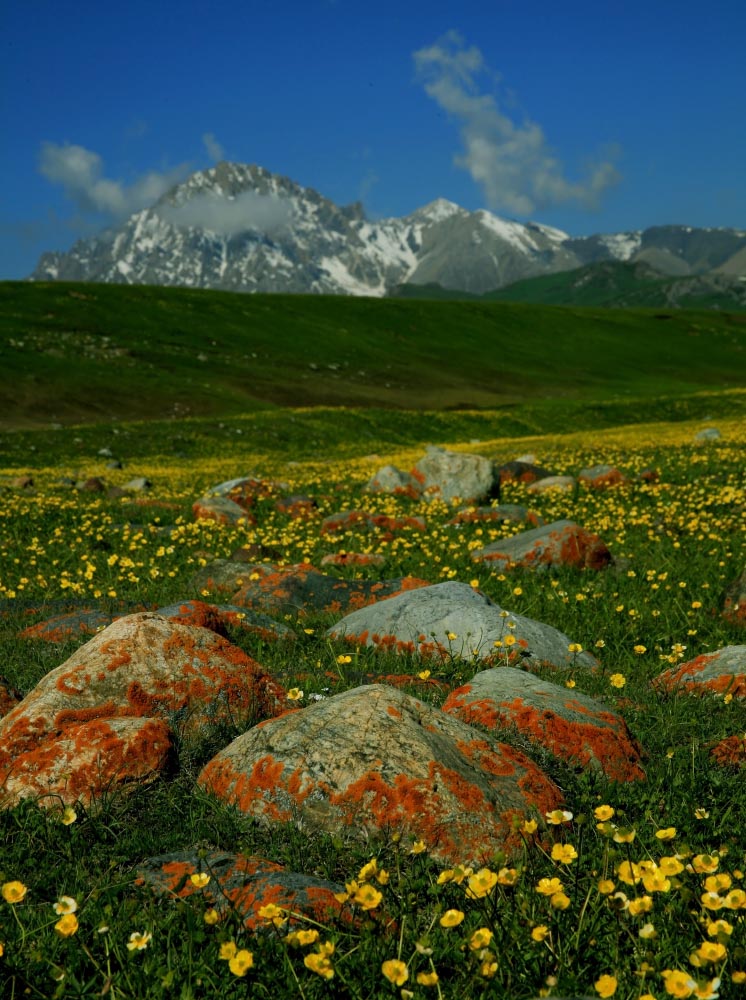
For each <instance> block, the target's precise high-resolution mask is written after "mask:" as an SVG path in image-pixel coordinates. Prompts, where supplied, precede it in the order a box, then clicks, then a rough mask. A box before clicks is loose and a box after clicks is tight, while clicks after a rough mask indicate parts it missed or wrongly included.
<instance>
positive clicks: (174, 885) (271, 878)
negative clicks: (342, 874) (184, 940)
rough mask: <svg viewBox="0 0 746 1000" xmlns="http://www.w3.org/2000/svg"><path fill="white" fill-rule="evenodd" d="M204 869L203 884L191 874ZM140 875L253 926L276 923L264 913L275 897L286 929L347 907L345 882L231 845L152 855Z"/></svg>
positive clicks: (160, 889) (162, 890)
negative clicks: (341, 897)
mask: <svg viewBox="0 0 746 1000" xmlns="http://www.w3.org/2000/svg"><path fill="white" fill-rule="evenodd" d="M203 874H204V875H208V876H209V882H207V884H206V885H204V886H199V885H195V884H194V883H193V882H192V881H191V879H190V876H191V875H203ZM137 876H138V877H137V882H138V884H140V885H143V884H145V885H149V886H151V888H152V889H153V890H154V891H155V892H157V893H158V894H159V895H163V896H166V897H167V898H169V899H174V898H175V897H178V898H179V899H185V898H187V897H189V896H199V897H200V898H201V899H202V900H203V901H204V903H205V904H206V906H209V907H212V908H213V909H215V910H216V911H217V912H218V914H220V916H221V917H224V916H227V915H228V914H230V913H236V914H238V915H239V917H240V918H241V919H242V920H243V923H244V925H245V926H246V927H247V928H249V930H258V929H260V928H262V927H271V926H273V925H272V924H271V923H270V922H268V921H267V920H265V919H264V918H262V917H261V916H260V915H259V910H260V909H261V908H262V907H264V906H267V905H268V904H270V903H274V904H275V906H279V907H282V908H283V909H285V910H287V914H288V917H287V923H286V924H284V925H283V931H288V930H292V929H293V928H294V927H295V926H303V927H305V926H307V921H308V920H310V921H313V922H315V923H320V924H323V923H325V922H326V921H327V920H328V919H329V918H330V917H334V916H338V915H339V914H340V911H341V910H342V904H341V903H339V902H338V900H336V899H335V898H334V897H335V893H343V892H344V886H343V885H339V884H338V883H336V882H329V881H327V880H326V879H321V878H314V877H313V876H310V875H302V874H300V873H299V872H294V871H288V870H287V869H286V868H283V866H282V865H278V864H276V863H275V862H273V861H268V860H267V859H266V858H260V857H256V856H246V855H244V854H229V853H228V852H226V851H203V850H200V851H197V850H186V851H178V852H177V853H174V854H163V855H161V856H160V857H156V858H148V859H147V860H146V861H143V862H141V863H140V864H139V865H138V866H137ZM304 918H305V919H304Z"/></svg>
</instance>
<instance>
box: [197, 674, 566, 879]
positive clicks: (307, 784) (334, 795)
mask: <svg viewBox="0 0 746 1000" xmlns="http://www.w3.org/2000/svg"><path fill="white" fill-rule="evenodd" d="M198 780H199V783H200V784H201V785H202V786H203V787H204V788H206V789H207V790H209V791H211V792H212V793H213V794H215V795H217V796H218V797H219V798H221V799H222V800H224V801H226V802H229V803H232V804H234V805H235V806H236V807H237V808H238V809H240V810H241V811H242V812H245V813H247V814H249V815H250V816H255V817H258V818H261V819H262V820H264V821H266V822H269V823H270V824H281V823H288V822H293V823H296V824H298V825H302V826H303V827H305V828H307V829H308V828H311V829H313V828H316V829H321V830H325V831H328V832H330V833H339V832H344V833H345V835H348V836H349V835H351V836H353V837H356V838H358V839H361V840H363V841H366V840H367V839H368V838H369V837H371V836H372V835H377V834H378V835H380V834H383V835H386V834H392V833H396V834H399V835H403V836H404V837H405V838H407V839H411V840H420V839H422V840H424V842H425V843H426V844H427V846H428V850H429V852H430V854H431V856H432V857H434V858H435V859H436V860H440V861H444V862H447V863H450V864H456V863H460V864H468V863H477V864H478V863H481V862H483V861H485V860H486V859H488V858H491V857H493V856H494V854H495V852H497V851H501V850H506V851H510V850H511V849H512V848H516V847H519V846H520V845H521V844H522V840H521V837H520V835H519V834H518V833H517V832H516V826H515V821H516V820H520V818H521V817H526V818H528V817H529V816H536V817H537V818H540V817H543V815H544V813H545V812H548V811H550V810H552V809H554V808H556V807H557V806H558V805H559V804H560V803H561V801H562V793H561V792H560V790H559V788H557V787H556V785H554V784H553V783H552V782H551V781H550V780H549V779H548V778H547V777H546V776H545V775H544V774H543V773H542V772H541V771H540V770H539V769H538V768H537V767H536V765H535V764H533V763H532V762H531V761H530V760H529V759H528V758H527V757H526V756H525V755H523V754H521V753H519V752H518V751H516V750H513V749H512V748H509V747H506V746H503V745H501V744H500V743H497V742H496V741H494V740H491V739H490V738H488V737H486V736H485V735H484V734H483V733H480V732H479V731H477V730H476V729H474V728H473V727H471V726H468V725H466V724H465V723H463V722H460V721H459V720H458V719H454V718H453V717H451V716H448V715H446V714H445V713H444V712H441V711H440V710H439V709H436V708H432V707H431V706H429V705H427V704H425V703H424V702H422V701H419V700H417V699H416V698H412V697H410V696H409V695H406V694H404V693H403V692H401V691H398V690H396V689H395V688H390V687H387V686H385V685H382V684H373V685H364V686H362V687H358V688H353V689H352V690H349V691H345V692H344V693H343V694H339V695H336V696H335V697H333V698H329V699H327V700H326V701H322V702H317V703H316V704H314V705H312V706H310V707H309V708H305V709H302V710H300V711H297V712H292V713H288V714H287V715H286V716H284V717H283V718H279V719H273V720H270V721H268V722H266V723H263V724H262V725H260V726H255V727H254V728H253V729H251V730H249V731H248V732H245V733H243V734H242V735H241V736H239V737H238V738H237V739H235V740H234V741H233V742H232V743H231V744H229V746H227V747H225V749H223V750H222V751H220V753H218V754H217V756H216V757H214V758H213V759H212V760H211V761H210V762H209V763H208V764H207V765H206V766H205V768H204V769H203V770H202V773H201V774H200V776H199V779H198Z"/></svg>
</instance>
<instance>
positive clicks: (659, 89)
mask: <svg viewBox="0 0 746 1000" xmlns="http://www.w3.org/2000/svg"><path fill="white" fill-rule="evenodd" d="M744 39H746V4H744V3H743V2H742V0H728V2H725V0H713V2H711V3H709V4H703V3H701V2H696V3H695V2H692V0H679V2H675V3H674V2H669V0H647V2H644V3H643V2H638V0H628V2H621V0H620V2H617V0H600V2H599V0H596V2H593V3H591V2H586V0H579V2H574V0H564V2H563V3H557V2H556V0H552V2H545V0H537V2H532V0H461V2H458V3H455V2H440V0H426V2H422V0H398V2H390V0H378V2H376V3H370V2H369V0H365V2H352V0H292V2H290V0H273V2H270V0H263V2H254V0H243V2H233V3H227V2H223V0H214V2H205V0H202V2H200V3H195V2H192V0H181V2H180V3H178V4H176V3H164V2H159V0H151V2H149V3H144V2H141V0H129V2H127V3H126V4H111V5H109V4H101V3H100V2H96V3H92V2H88V0H77V2H75V3H70V2H66V0H58V2H55V3H51V2H47V0H40V2H34V0H23V2H17V3H9V4H6V5H5V10H4V13H3V15H2V21H1V22H0V115H1V116H2V128H3V136H4V143H3V146H4V150H3V155H2V157H1V158H0V191H1V192H2V198H1V199H0V278H3V279H5V278H20V277H25V276H26V275H27V274H28V273H29V272H30V271H31V270H32V269H33V267H34V266H35V263H36V261H37V258H38V256H39V254H40V253H41V252H42V251H43V250H52V249H57V250H63V249H67V248H69V247H70V246H71V245H72V243H73V242H74V241H75V239H77V238H79V237H80V236H85V235H89V234H92V233H94V232H96V231H97V230H98V229H101V228H103V227H104V226H106V225H110V224H111V223H113V222H116V221H117V220H120V219H122V218H123V217H125V216H126V215H127V214H128V213H129V212H130V211H132V210H134V209H136V208H140V207H142V206H143V204H145V203H147V202H148V200H150V201H152V200H154V199H155V197H157V195H158V194H159V193H160V192H161V191H162V190H164V189H165V188H166V187H167V186H169V185H170V184H171V183H173V182H174V181H175V180H178V179H179V178H181V177H184V176H186V175H187V174H188V173H190V172H191V171H193V170H199V169H204V168H206V167H209V166H211V165H212V164H213V163H214V162H215V160H216V159H218V158H223V159H228V160H234V161H239V162H245V163H257V164H260V165H261V166H263V167H266V168H267V169H269V170H271V171H274V172H276V173H280V174H284V175H286V176H288V177H291V178H292V179H293V180H296V181H298V182H299V183H301V184H303V185H306V186H309V187H313V188H316V190H318V191H319V192H320V193H321V194H323V195H325V196H326V197H329V198H331V199H332V200H334V201H336V202H337V203H339V204H346V203H349V202H352V201H355V200H358V199H360V200H362V202H363V204H364V206H365V208H366V211H367V212H368V214H369V215H370V216H371V217H374V218H375V217H385V216H390V215H404V214H406V213H408V212H411V211H414V209H416V208H418V207H420V206H421V205H424V204H426V203H427V202H429V201H432V200H433V199H434V198H437V197H445V198H449V199H450V200H452V201H455V202H458V203H459V204H460V205H463V206H464V207H465V208H468V209H476V208H490V209H491V210H492V211H495V212H496V213H497V214H499V215H503V216H505V217H509V218H517V219H520V220H522V221H524V220H527V219H534V220H537V221H540V222H544V223H547V224H549V225H554V226H557V227H559V228H561V229H564V230H566V231H567V232H569V233H571V234H573V235H582V234H586V233H592V232H615V231H621V230H625V229H636V228H644V227H646V226H651V225H658V224H665V223H682V224H686V225H692V226H732V227H735V228H740V229H746V113H745V110H746V59H744V55H743V52H744Z"/></svg>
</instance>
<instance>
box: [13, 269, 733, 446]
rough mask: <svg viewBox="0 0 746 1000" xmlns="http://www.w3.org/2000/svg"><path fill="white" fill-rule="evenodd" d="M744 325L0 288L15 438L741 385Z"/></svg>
mask: <svg viewBox="0 0 746 1000" xmlns="http://www.w3.org/2000/svg"><path fill="white" fill-rule="evenodd" d="M745 346H746V315H739V314H733V315H730V314H722V313H716V312H709V313H708V312H699V313H697V312H690V311H681V310H677V311H671V312H668V311H667V312H651V311H645V310H639V311H635V310H626V311H625V310H618V311H614V310H604V309H600V308H599V309H592V308H591V309H588V308H559V307H549V306H535V305H523V304H513V303H500V302H482V301H477V302H471V301H464V302H426V301H407V300H397V299H366V298H351V297H350V298H346V297H323V296H285V295H274V296H272V295H256V296H248V295H238V294H232V293H227V292H209V291H198V290H191V289H173V288H162V287H139V286H136V287H130V286H118V285H91V284H88V285H85V284H66V283H56V282H55V283H50V284H36V283H28V282H6V283H2V284H0V420H1V421H2V424H3V425H4V426H6V427H9V426H20V425H23V424H25V425H32V424H44V423H47V424H48V423H49V422H50V421H52V420H59V421H61V422H69V421H86V420H96V419H100V418H103V419H106V418H109V417H111V416H116V417H118V418H119V419H125V418H143V419H145V418H154V417H158V418H163V417H169V416H175V415H185V414H192V415H199V414H204V415H221V414H230V413H238V412H241V411H245V410H256V409H260V408H266V407H273V406H287V405H292V406H315V405H331V406H339V405H347V406H378V407H381V406H383V407H406V408H412V409H447V408H465V407H469V408H489V407H494V406H499V405H503V404H506V403H511V402H519V401H525V400H531V399H541V398H546V397H557V398H562V397H573V398H577V399H594V398H598V399H601V398H603V399H608V398H613V397H614V396H615V395H621V396H630V395H631V396H640V397H646V396H647V397H650V396H656V395H671V394H675V393H678V392H692V391H697V390H700V389H710V388H721V387H728V386H730V387H740V386H744V385H746V358H745V356H744V353H743V352H744V347H745Z"/></svg>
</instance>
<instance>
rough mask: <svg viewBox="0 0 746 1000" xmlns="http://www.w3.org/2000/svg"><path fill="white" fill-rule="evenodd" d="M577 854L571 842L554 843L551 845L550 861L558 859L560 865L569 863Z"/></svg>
mask: <svg viewBox="0 0 746 1000" xmlns="http://www.w3.org/2000/svg"><path fill="white" fill-rule="evenodd" d="M577 856H578V852H577V851H576V850H575V848H574V847H573V846H572V844H555V845H554V846H553V847H552V861H558V862H559V863H560V864H561V865H571V864H572V863H573V861H575V859H576V858H577Z"/></svg>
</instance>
